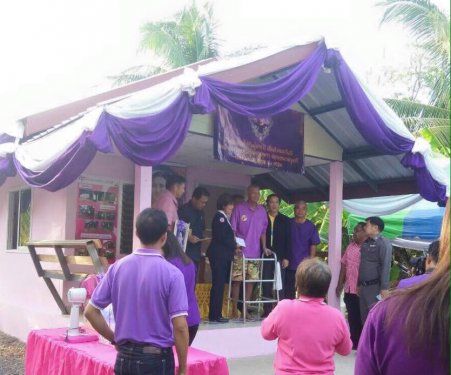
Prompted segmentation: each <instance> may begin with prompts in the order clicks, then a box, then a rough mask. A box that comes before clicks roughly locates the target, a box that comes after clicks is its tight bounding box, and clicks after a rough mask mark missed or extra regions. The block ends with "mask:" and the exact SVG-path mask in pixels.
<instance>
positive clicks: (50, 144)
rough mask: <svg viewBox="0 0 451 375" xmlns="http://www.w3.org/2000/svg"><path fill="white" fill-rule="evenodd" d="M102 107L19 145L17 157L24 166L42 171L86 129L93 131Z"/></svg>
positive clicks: (35, 170) (34, 170)
mask: <svg viewBox="0 0 451 375" xmlns="http://www.w3.org/2000/svg"><path fill="white" fill-rule="evenodd" d="M101 113H102V108H96V109H94V110H92V111H90V112H88V113H87V114H86V115H84V116H83V117H81V118H80V119H78V120H76V121H74V122H73V123H71V124H69V125H66V126H64V127H62V128H61V129H56V130H54V131H52V132H50V133H48V134H46V135H44V136H42V137H40V138H37V139H35V140H31V141H29V142H25V143H23V144H21V145H20V146H19V147H17V150H16V159H17V161H18V162H19V163H20V164H22V166H23V167H25V168H27V169H29V170H31V171H33V172H42V171H44V170H45V169H47V168H48V167H49V166H50V165H51V164H53V162H55V161H56V160H57V159H58V158H59V157H60V156H61V155H62V154H64V152H65V151H66V150H67V149H68V148H69V147H70V146H71V145H72V144H73V143H75V142H76V141H77V140H78V139H79V138H80V136H81V135H82V134H83V132H84V131H93V130H94V129H95V127H96V125H97V120H98V118H99V116H100V114H101Z"/></svg>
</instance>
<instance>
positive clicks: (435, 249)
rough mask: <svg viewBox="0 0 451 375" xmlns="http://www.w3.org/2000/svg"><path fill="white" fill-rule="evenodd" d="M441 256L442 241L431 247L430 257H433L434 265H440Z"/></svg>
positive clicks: (433, 243)
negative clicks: (439, 258)
mask: <svg viewBox="0 0 451 375" xmlns="http://www.w3.org/2000/svg"><path fill="white" fill-rule="evenodd" d="M439 254H440V241H439V240H436V241H434V242H432V243H431V244H430V245H429V247H428V255H429V256H430V257H431V259H432V261H433V262H434V263H438V257H439Z"/></svg>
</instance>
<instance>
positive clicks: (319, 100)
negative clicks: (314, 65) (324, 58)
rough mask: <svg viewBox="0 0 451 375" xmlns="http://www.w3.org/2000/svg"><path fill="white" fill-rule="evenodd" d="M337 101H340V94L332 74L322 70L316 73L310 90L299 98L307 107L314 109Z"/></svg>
mask: <svg viewBox="0 0 451 375" xmlns="http://www.w3.org/2000/svg"><path fill="white" fill-rule="evenodd" d="M339 101H341V96H340V92H339V91H338V87H337V83H336V82H335V77H334V74H333V73H324V71H322V72H321V73H320V74H319V75H318V79H317V80H316V83H315V85H314V86H313V88H312V90H311V91H310V92H309V93H308V94H307V95H306V96H304V97H303V98H302V100H301V102H302V103H303V104H304V105H305V106H306V107H307V108H309V109H315V108H318V107H322V106H324V105H326V104H330V103H335V102H339Z"/></svg>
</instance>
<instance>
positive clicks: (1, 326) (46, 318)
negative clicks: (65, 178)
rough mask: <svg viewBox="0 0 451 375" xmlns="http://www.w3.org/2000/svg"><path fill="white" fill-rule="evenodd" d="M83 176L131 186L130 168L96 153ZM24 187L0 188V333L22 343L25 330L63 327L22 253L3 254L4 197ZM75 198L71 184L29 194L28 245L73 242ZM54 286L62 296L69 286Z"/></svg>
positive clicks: (16, 183) (16, 181)
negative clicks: (41, 242) (52, 240)
mask: <svg viewBox="0 0 451 375" xmlns="http://www.w3.org/2000/svg"><path fill="white" fill-rule="evenodd" d="M84 176H87V177H89V178H97V179H107V180H113V181H117V182H127V183H133V182H134V165H133V163H131V162H130V161H128V160H127V159H125V158H123V157H120V156H116V155H104V154H100V153H98V154H97V156H96V158H95V159H94V161H93V162H92V163H91V165H90V166H89V167H88V168H87V169H86V171H85V173H84ZM25 186H26V185H25V183H24V182H23V181H22V180H21V179H20V178H19V177H15V178H9V179H7V181H6V182H5V183H4V184H3V185H2V186H1V187H0V331H4V332H6V333H8V334H11V335H13V336H16V337H18V338H20V339H22V340H26V337H27V334H28V332H29V331H30V330H31V329H34V328H46V327H61V326H66V325H67V317H65V316H63V315H62V314H61V312H60V310H59V308H58V306H57V304H56V302H55V301H54V300H53V297H52V296H51V294H50V291H49V290H48V288H47V286H46V285H45V283H44V280H43V279H41V278H39V277H38V276H37V273H36V270H35V268H34V265H33V263H32V260H31V257H30V255H29V253H28V251H26V250H25V251H8V250H7V249H6V244H7V227H8V223H7V221H8V193H9V192H10V191H12V190H15V189H17V188H20V187H25ZM77 193H78V190H77V182H74V183H73V184H71V185H70V186H68V187H67V188H65V189H62V190H60V191H57V192H54V193H51V192H47V191H45V190H42V189H32V195H31V212H32V213H31V239H32V240H41V239H73V238H74V234H75V215H76V210H77V205H76V199H77ZM54 284H55V286H56V288H57V290H58V291H59V292H60V293H61V294H62V295H64V294H65V292H66V290H67V289H68V287H69V286H70V283H64V285H63V282H61V281H58V280H54Z"/></svg>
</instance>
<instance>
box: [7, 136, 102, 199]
mask: <svg viewBox="0 0 451 375" xmlns="http://www.w3.org/2000/svg"><path fill="white" fill-rule="evenodd" d="M89 136H90V133H88V132H84V133H83V134H82V136H81V137H80V138H79V139H78V140H77V142H75V143H73V144H72V145H71V146H70V147H69V148H68V149H67V150H66V151H65V152H64V154H63V155H61V156H60V157H59V158H58V160H56V161H55V162H54V163H53V164H52V165H51V166H49V167H48V168H47V169H46V170H44V171H42V172H33V171H30V170H29V169H26V168H24V167H23V166H22V165H21V164H20V163H19V162H18V161H17V159H16V158H14V164H15V165H16V169H17V172H18V173H19V175H20V176H21V177H22V178H23V179H24V180H25V181H26V182H27V183H28V185H30V186H34V187H39V188H43V189H45V190H48V191H57V190H60V189H62V188H65V187H66V186H68V185H70V184H71V183H72V182H73V181H75V180H76V179H77V178H78V177H79V176H80V175H81V174H82V173H83V171H84V170H85V169H86V167H87V166H88V165H89V163H91V161H92V159H94V156H95V154H96V152H97V149H96V148H95V146H94V145H93V143H92V142H89Z"/></svg>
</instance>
